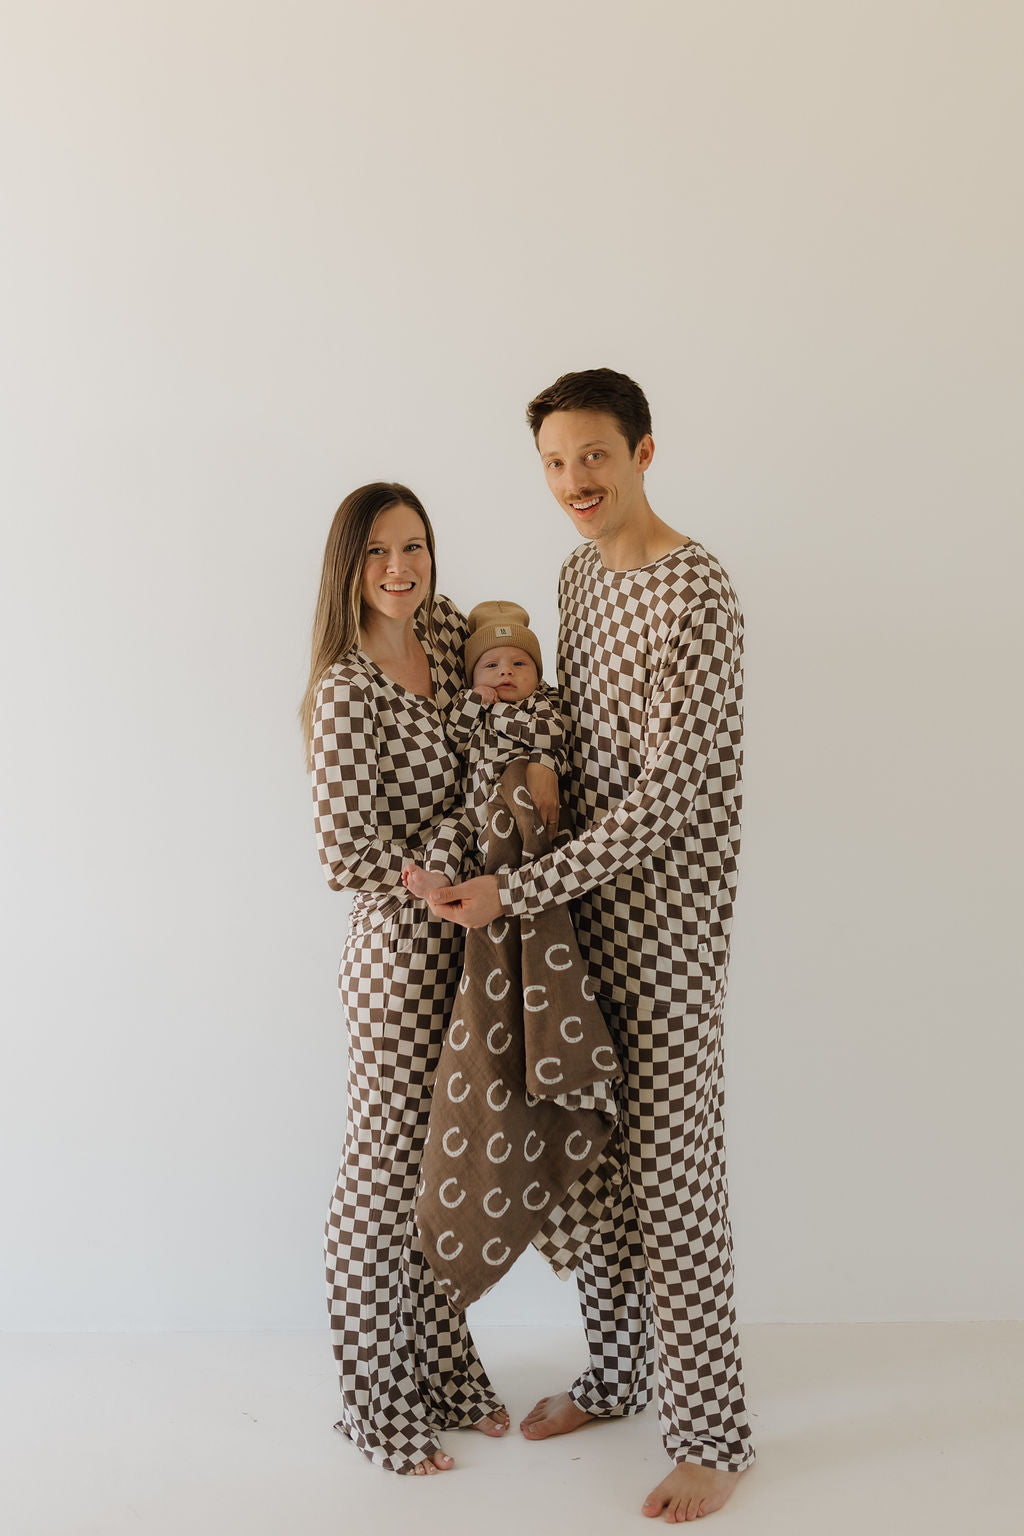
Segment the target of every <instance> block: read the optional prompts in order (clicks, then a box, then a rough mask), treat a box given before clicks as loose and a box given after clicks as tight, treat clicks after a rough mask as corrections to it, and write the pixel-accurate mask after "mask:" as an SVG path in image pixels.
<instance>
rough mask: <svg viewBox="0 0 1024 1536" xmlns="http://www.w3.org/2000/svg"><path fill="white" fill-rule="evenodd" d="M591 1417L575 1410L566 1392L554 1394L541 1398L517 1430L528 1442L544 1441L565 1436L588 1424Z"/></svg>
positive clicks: (575, 1407) (577, 1409)
mask: <svg viewBox="0 0 1024 1536" xmlns="http://www.w3.org/2000/svg"><path fill="white" fill-rule="evenodd" d="M593 1417H594V1415H593V1414H592V1413H586V1412H584V1410H583V1409H582V1408H577V1406H576V1404H575V1403H574V1402H573V1400H572V1398H571V1397H570V1396H569V1394H568V1392H556V1393H555V1395H554V1397H542V1398H541V1400H540V1402H539V1403H538V1404H537V1406H536V1408H532V1409H531V1410H530V1412H529V1413H528V1414H527V1415H526V1418H525V1419H524V1420H523V1422H522V1423H521V1424H520V1426H519V1428H520V1429H521V1430H522V1432H523V1434H524V1435H525V1436H526V1438H527V1439H528V1440H546V1439H547V1438H548V1436H549V1435H567V1434H569V1433H570V1431H572V1430H574V1429H579V1428H580V1427H581V1426H582V1425H584V1424H589V1423H590V1420H591V1419H592V1418H593Z"/></svg>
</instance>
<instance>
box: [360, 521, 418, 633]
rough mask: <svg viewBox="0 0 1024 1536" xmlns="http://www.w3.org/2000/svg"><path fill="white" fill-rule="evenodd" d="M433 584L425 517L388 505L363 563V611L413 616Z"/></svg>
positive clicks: (375, 524)
mask: <svg viewBox="0 0 1024 1536" xmlns="http://www.w3.org/2000/svg"><path fill="white" fill-rule="evenodd" d="M429 586H430V552H429V550H428V549H427V534H426V529H425V528H424V527H423V519H422V518H421V517H420V515H419V513H418V512H414V511H413V510H412V508H411V507H407V506H405V505H404V504H400V505H398V506H396V507H388V508H387V510H386V511H384V512H381V513H380V514H379V515H378V517H377V518H376V520H375V522H374V525H373V528H372V529H371V531H370V538H369V542H368V543H367V546H366V562H365V564H364V566H363V586H362V598H363V612H364V614H366V615H369V614H370V613H379V614H380V615H381V616H382V617H384V618H388V619H411V618H412V616H413V614H414V613H415V612H416V609H417V608H418V607H419V605H420V603H422V601H423V599H424V598H425V597H426V595H427V591H428V589H429Z"/></svg>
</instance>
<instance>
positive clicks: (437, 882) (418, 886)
mask: <svg viewBox="0 0 1024 1536" xmlns="http://www.w3.org/2000/svg"><path fill="white" fill-rule="evenodd" d="M449 883H450V882H449V881H448V880H447V879H446V878H445V876H444V875H442V874H440V873H439V872H438V871H437V870H436V869H421V868H420V866H419V865H418V864H403V865H402V884H403V885H404V886H405V888H406V890H407V891H411V892H412V894H413V895H414V896H418V897H419V898H420V900H421V901H423V900H424V899H425V898H426V895H427V892H428V891H439V890H440V889H441V887H442V886H443V885H448V884H449Z"/></svg>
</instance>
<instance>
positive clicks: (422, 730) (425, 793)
mask: <svg viewBox="0 0 1024 1536" xmlns="http://www.w3.org/2000/svg"><path fill="white" fill-rule="evenodd" d="M415 625H416V632H417V634H418V635H419V637H420V640H421V641H422V643H423V647H424V650H425V651H426V653H427V656H428V659H429V661H430V670H431V673H432V676H433V679H434V697H433V699H425V698H421V697H420V696H419V695H418V694H415V693H410V692H409V690H408V689H406V688H403V687H401V685H400V684H398V683H396V682H393V681H392V680H391V678H389V677H388V676H387V675H386V674H385V673H384V672H382V671H381V669H380V668H379V667H378V666H377V665H376V663H375V662H373V661H371V660H370V658H369V657H368V656H367V655H365V653H364V652H362V651H355V650H353V651H351V652H349V654H348V655H346V656H344V657H343V658H342V659H341V661H338V662H335V664H334V665H333V666H332V667H330V668H329V669H328V671H327V672H326V673H325V674H324V678H323V681H322V682H321V684H320V687H319V690H318V692H317V696H316V703H315V706H314V710H313V740H312V760H313V771H312V779H313V802H314V822H315V827H316V839H317V848H318V850H319V853H320V859H321V862H322V863H323V866H324V873H325V875H326V876H327V883H328V885H329V886H330V887H331V889H332V890H336V891H338V890H353V891H356V892H358V895H357V897H356V900H355V902H354V903H353V907H352V916H351V921H350V931H351V932H355V933H358V932H360V931H362V930H364V929H367V928H376V927H378V926H379V925H380V924H381V923H383V922H385V921H386V920H387V919H388V918H389V917H390V916H391V915H392V914H393V913H394V912H396V911H397V910H398V908H399V907H400V906H401V905H402V904H403V903H404V902H405V901H407V900H408V899H409V898H408V894H407V892H406V891H405V889H404V887H403V885H402V879H401V876H402V865H403V863H405V861H406V860H407V859H414V860H416V861H417V862H419V863H422V862H423V861H424V859H425V858H427V857H428V856H429V855H430V853H431V850H432V847H433V843H434V840H435V838H437V837H438V836H440V838H441V840H442V841H443V844H444V848H445V850H446V854H445V864H444V872H445V873H446V874H447V875H448V877H449V878H450V879H454V878H455V877H456V875H457V874H458V871H459V865H460V862H461V860H462V858H463V856H464V855H465V853H466V851H467V849H468V847H469V841H470V830H469V827H468V823H467V822H466V819H465V816H464V813H463V812H462V810H461V807H459V776H460V770H459V763H458V760H457V759H456V757H455V755H454V753H453V752H452V750H451V747H450V746H449V744H448V742H447V740H446V738H445V734H444V726H445V724H446V721H447V718H448V714H449V711H450V710H451V707H452V704H453V701H454V699H455V696H456V694H457V693H458V691H459V690H460V689H461V688H462V686H463V678H462V650H463V646H464V645H465V643H466V638H467V634H468V630H467V628H466V621H465V619H464V618H463V616H462V614H461V613H460V612H459V610H458V609H457V608H456V607H455V606H454V604H453V603H451V602H450V601H449V600H448V598H446V597H437V598H436V599H435V604H434V641H433V643H431V641H430V640H429V639H428V638H427V634H426V628H425V624H424V621H423V618H422V615H421V614H417V615H416V619H415ZM435 867H437V866H436V865H435Z"/></svg>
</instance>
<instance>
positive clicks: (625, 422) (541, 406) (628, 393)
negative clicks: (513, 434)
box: [526, 368, 651, 453]
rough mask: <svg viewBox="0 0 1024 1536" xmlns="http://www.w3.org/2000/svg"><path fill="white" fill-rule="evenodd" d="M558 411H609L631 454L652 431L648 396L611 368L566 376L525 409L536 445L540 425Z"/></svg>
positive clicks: (589, 369)
mask: <svg viewBox="0 0 1024 1536" xmlns="http://www.w3.org/2000/svg"><path fill="white" fill-rule="evenodd" d="M555 411H605V412H607V414H608V415H609V416H614V417H615V420H616V421H617V422H618V424H619V430H620V431H621V433H622V435H623V437H624V438H625V439H626V442H627V443H628V444H629V451H630V453H635V452H636V445H637V443H638V442H639V441H640V439H641V438H642V437H644V436H646V435H647V433H648V432H650V430H651V408H650V406H649V405H648V404H647V396H646V395H645V394H644V392H643V390H642V389H641V388H640V385H639V384H635V383H634V382H633V380H632V379H630V378H627V377H626V375H625V374H624V373H616V372H615V371H614V369H612V368H587V369H585V370H584V371H583V372H582V373H563V374H562V377H561V378H560V379H556V380H555V382H554V383H553V384H552V385H550V387H549V388H548V389H542V390H541V392H540V394H539V395H537V396H536V398H535V399H533V400H531V401H530V403H529V405H528V406H527V407H526V420H527V422H528V423H529V427H530V430H531V432H532V433H533V437H534V441H535V442H536V440H537V433H538V432H539V431H540V428H541V422H543V421H544V420H545V418H546V417H548V416H551V415H553V414H554V412H555Z"/></svg>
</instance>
